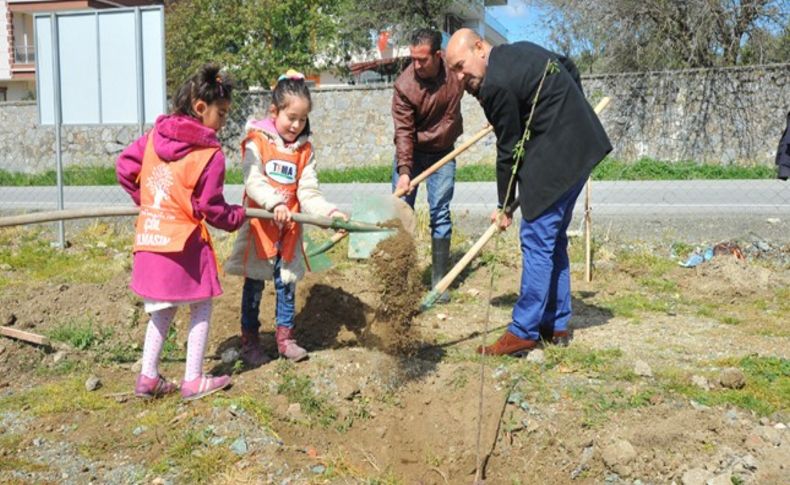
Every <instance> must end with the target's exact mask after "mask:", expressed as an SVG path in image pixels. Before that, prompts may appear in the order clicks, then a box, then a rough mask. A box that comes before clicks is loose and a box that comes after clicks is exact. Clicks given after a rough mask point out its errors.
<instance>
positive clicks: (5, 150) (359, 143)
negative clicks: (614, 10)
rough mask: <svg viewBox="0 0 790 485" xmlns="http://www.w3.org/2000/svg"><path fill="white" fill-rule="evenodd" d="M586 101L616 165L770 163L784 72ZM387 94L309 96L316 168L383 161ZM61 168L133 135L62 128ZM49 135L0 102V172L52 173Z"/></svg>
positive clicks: (607, 82)
mask: <svg viewBox="0 0 790 485" xmlns="http://www.w3.org/2000/svg"><path fill="white" fill-rule="evenodd" d="M584 85H585V91H586V93H587V95H588V96H589V97H590V100H591V102H596V101H597V100H598V99H599V98H600V97H601V96H603V95H607V96H611V97H612V99H613V101H612V104H611V105H610V107H609V109H608V110H607V111H606V112H605V113H604V114H603V116H602V120H603V123H604V125H605V126H606V128H607V131H608V132H609V135H610V138H611V139H612V142H613V144H614V145H615V153H614V156H615V157H617V158H621V159H624V160H635V159H638V158H640V157H645V156H647V157H652V158H656V159H662V160H673V161H676V160H696V161H704V162H710V163H724V164H729V163H740V164H751V163H759V164H771V163H773V157H774V154H775V150H776V146H777V143H778V139H779V136H780V135H781V132H782V130H783V129H784V121H785V115H786V113H787V111H788V110H790V64H781V65H771V66H759V67H745V68H729V69H708V70H687V71H670V72H656V73H638V74H617V75H596V76H586V77H585V78H584ZM391 96H392V87H391V86H378V87H356V86H350V87H343V88H334V89H317V90H315V91H314V92H313V105H314V109H313V112H312V114H311V117H310V118H311V122H312V125H313V130H314V132H315V137H314V141H315V145H316V150H317V157H318V160H319V163H320V166H321V167H332V168H347V167H359V166H364V165H371V164H372V165H380V164H387V163H391V160H392V154H393V144H392V119H391V117H390V101H391ZM268 99H269V98H268V96H267V94H265V93H241V94H239V95H238V96H236V98H235V100H234V112H233V114H232V118H233V119H232V120H231V122H230V123H229V124H228V126H227V128H226V129H225V130H224V131H223V134H222V139H223V142H224V144H225V146H226V150H225V153H226V156H227V157H228V159H229V161H230V163H236V162H237V161H238V158H239V154H238V144H239V140H240V136H241V133H242V131H243V125H244V121H245V120H246V119H247V118H249V117H252V116H262V115H263V114H264V113H265V109H266V106H267V105H268ZM462 106H463V116H464V126H465V130H466V133H465V134H464V136H463V137H462V138H461V142H462V141H463V140H464V139H466V137H468V136H471V135H473V134H474V133H475V132H477V131H478V130H479V129H481V128H482V127H483V126H484V125H485V117H484V116H483V112H482V109H481V108H480V107H479V105H478V104H477V102H476V100H474V99H473V98H471V97H469V96H465V97H464V100H463V105H462ZM62 133H63V134H62V138H63V161H64V165H66V166H68V165H111V164H112V163H113V161H114V160H115V158H116V157H117V155H118V153H119V152H120V151H121V150H122V149H123V148H124V147H125V146H126V145H128V144H129V143H131V142H132V141H133V140H134V139H135V138H136V136H137V134H138V129H137V127H136V126H69V127H64V128H63V132H62ZM54 141H55V137H54V130H53V128H52V127H41V126H38V125H37V113H36V105H35V103H32V102H7V103H0V169H4V170H10V171H23V172H38V171H43V170H47V169H51V168H53V167H54V165H55V162H54V158H55V155H54V153H55V146H54V143H55V142H54ZM494 143H495V139H494V137H493V135H489V136H488V137H486V138H484V139H483V140H482V141H481V142H478V143H477V144H476V145H475V146H474V147H472V148H471V149H470V150H468V151H467V152H466V153H465V154H463V155H462V156H460V157H459V162H460V163H461V164H466V163H479V162H491V161H493V159H494V156H495V149H494Z"/></svg>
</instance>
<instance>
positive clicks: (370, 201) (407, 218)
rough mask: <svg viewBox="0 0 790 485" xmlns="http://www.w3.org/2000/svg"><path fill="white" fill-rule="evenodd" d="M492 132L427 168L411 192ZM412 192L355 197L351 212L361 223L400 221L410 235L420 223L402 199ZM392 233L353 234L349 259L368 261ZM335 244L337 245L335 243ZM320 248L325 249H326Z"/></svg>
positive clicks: (412, 184) (337, 237)
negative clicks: (379, 244) (377, 247)
mask: <svg viewBox="0 0 790 485" xmlns="http://www.w3.org/2000/svg"><path fill="white" fill-rule="evenodd" d="M492 130H493V127H491V126H486V127H485V128H483V129H482V130H480V131H478V132H477V133H476V134H475V135H473V136H472V137H471V138H469V139H468V140H466V141H465V142H464V143H463V144H461V145H460V146H458V147H457V148H455V149H454V150H453V151H451V152H450V153H448V154H447V155H445V156H444V157H442V158H441V159H440V160H439V161H437V162H436V163H434V164H433V165H431V166H430V167H428V168H427V169H425V171H423V172H422V173H421V174H420V175H418V176H416V177H414V178H413V179H412V180H411V182H409V189H413V188H415V187H417V185H419V184H420V183H421V182H422V181H423V180H425V179H426V178H428V177H429V176H430V175H431V174H433V173H434V172H436V171H437V170H439V169H440V168H441V167H442V166H444V165H445V164H446V163H447V162H449V161H450V160H452V159H454V158H455V157H456V156H458V155H459V154H461V153H463V152H465V151H466V150H467V149H468V148H469V147H471V146H472V145H474V144H475V143H477V142H478V141H479V140H480V139H481V138H483V137H484V136H486V135H488V134H489V133H491V131H492ZM409 189H397V190H395V192H393V193H392V195H388V196H382V197H365V198H362V197H359V198H356V199H355V200H354V205H353V207H354V209H353V210H352V211H351V212H352V214H354V217H356V218H357V219H358V220H359V221H364V222H369V223H383V222H386V221H390V220H393V219H399V220H400V221H401V224H402V225H403V228H404V229H405V230H406V231H407V232H409V233H413V232H414V229H415V227H416V225H417V221H416V219H415V217H414V210H413V209H412V208H411V206H409V204H407V203H406V202H405V201H404V200H402V199H401V197H402V196H403V195H405V194H406V192H408V190H409ZM393 232H394V231H389V232H379V233H376V234H371V233H366V234H352V235H351V238H350V239H349V243H348V257H349V258H355V259H366V258H369V257H370V254H371V253H372V252H373V249H374V248H375V247H376V245H377V244H378V243H379V242H381V241H382V240H383V239H386V238H388V237H390V236H391V235H392V233H393ZM344 237H345V234H336V235H335V236H333V237H332V239H331V240H330V241H328V242H327V243H326V244H325V246H327V247H326V249H328V248H330V247H332V245H331V244H330V242H332V241H334V242H337V241H340V240H341V239H342V238H344ZM332 244H334V243H333V242H332ZM321 248H323V246H322V247H321ZM321 248H318V249H321ZM326 249H324V250H326Z"/></svg>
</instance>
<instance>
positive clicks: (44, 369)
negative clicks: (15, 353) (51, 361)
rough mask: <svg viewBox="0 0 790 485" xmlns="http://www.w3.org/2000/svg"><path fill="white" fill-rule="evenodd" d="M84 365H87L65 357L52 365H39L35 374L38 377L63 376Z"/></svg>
mask: <svg viewBox="0 0 790 485" xmlns="http://www.w3.org/2000/svg"><path fill="white" fill-rule="evenodd" d="M85 367H87V365H86V364H84V363H82V362H78V361H75V360H67V359H66V360H62V361H60V362H58V363H57V364H55V365H53V366H52V367H48V366H46V365H39V366H38V367H36V375H37V376H40V377H53V376H65V375H69V374H74V373H75V372H77V371H79V370H80V369H83V368H85Z"/></svg>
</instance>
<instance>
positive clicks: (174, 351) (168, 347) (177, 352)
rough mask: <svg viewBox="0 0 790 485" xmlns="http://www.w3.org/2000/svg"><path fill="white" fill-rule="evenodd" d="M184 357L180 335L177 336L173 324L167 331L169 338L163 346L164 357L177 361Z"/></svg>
mask: <svg viewBox="0 0 790 485" xmlns="http://www.w3.org/2000/svg"><path fill="white" fill-rule="evenodd" d="M183 356H184V350H183V349H181V348H180V347H179V346H178V335H177V334H176V326H175V325H174V324H173V323H171V324H170V328H168V329H167V338H165V343H164V345H162V357H163V358H167V359H177V358H179V357H183Z"/></svg>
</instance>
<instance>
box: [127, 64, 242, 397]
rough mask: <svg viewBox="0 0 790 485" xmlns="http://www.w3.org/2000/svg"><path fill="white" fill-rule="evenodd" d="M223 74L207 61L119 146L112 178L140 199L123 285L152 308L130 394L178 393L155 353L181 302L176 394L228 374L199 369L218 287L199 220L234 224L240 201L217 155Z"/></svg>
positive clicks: (216, 385) (225, 88)
mask: <svg viewBox="0 0 790 485" xmlns="http://www.w3.org/2000/svg"><path fill="white" fill-rule="evenodd" d="M232 89H233V86H232V85H231V82H230V80H229V79H228V78H227V77H226V76H225V75H224V74H223V73H221V72H219V68H218V67H216V66H214V65H210V64H209V65H205V66H203V68H202V69H201V70H200V71H199V72H198V73H197V74H195V75H194V76H192V77H191V78H190V79H189V80H188V81H187V82H186V83H185V84H184V85H183V86H182V87H181V88H180V89H179V90H178V93H177V95H176V98H175V100H174V103H173V104H174V113H173V114H171V115H163V116H160V117H159V118H158V119H157V120H156V124H155V125H154V128H153V129H152V130H151V131H150V132H149V133H147V134H146V135H144V136H142V137H141V138H140V139H138V140H137V141H135V142H134V143H133V144H132V145H130V146H129V147H128V148H126V150H124V151H123V153H122V154H121V156H120V157H119V158H118V161H117V163H116V173H117V177H118V181H119V182H120V184H121V185H122V186H123V188H124V189H125V190H126V191H127V192H128V193H129V195H130V196H131V197H132V200H133V201H134V203H135V204H137V205H138V206H140V215H139V216H138V218H137V226H136V234H135V242H134V266H133V268H132V282H131V285H130V287H131V289H132V290H133V291H134V292H135V293H137V294H138V295H140V296H141V297H142V298H143V301H144V302H145V311H146V312H147V313H149V314H150V316H151V320H150V321H149V322H148V329H147V330H146V334H145V345H144V347H143V360H142V364H143V365H142V370H141V372H140V375H139V376H138V378H137V384H136V386H135V389H134V392H135V395H137V396H139V397H142V398H153V397H160V396H163V395H165V394H169V393H171V392H174V391H176V390H178V386H177V385H175V384H173V383H170V382H168V381H167V380H166V379H165V378H164V377H162V376H161V375H160V374H159V369H158V364H159V355H160V353H161V351H162V346H163V344H164V341H165V338H166V337H167V331H168V328H169V327H170V322H172V320H173V317H174V316H175V314H176V310H177V309H178V307H179V306H187V305H188V306H189V308H190V311H191V321H190V324H189V334H188V337H187V361H186V370H185V372H184V380H183V381H182V382H181V396H182V397H183V398H184V399H186V400H191V399H197V398H200V397H203V396H205V395H207V394H211V393H212V392H215V391H218V390H220V389H224V388H226V387H227V386H228V385H230V377H229V376H219V377H212V376H209V375H205V374H204V373H203V353H204V350H205V347H206V341H207V339H208V331H209V319H210V316H211V299H212V298H214V297H216V296H219V295H221V294H222V287H220V284H219V279H218V277H217V264H216V259H215V258H216V257H215V255H214V250H213V248H212V246H211V239H210V238H209V234H208V231H207V229H206V223H208V224H211V225H212V226H214V227H216V228H218V229H223V230H225V231H235V230H236V229H238V228H239V227H240V226H241V225H242V223H243V222H244V208H243V207H241V206H238V205H229V204H227V203H226V202H225V199H224V197H223V195H222V188H223V184H224V181H225V157H224V156H223V155H222V150H221V148H220V143H219V141H218V140H217V131H219V130H220V128H222V126H223V125H224V124H225V119H226V116H227V114H228V110H229V109H230V101H231V91H232Z"/></svg>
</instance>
